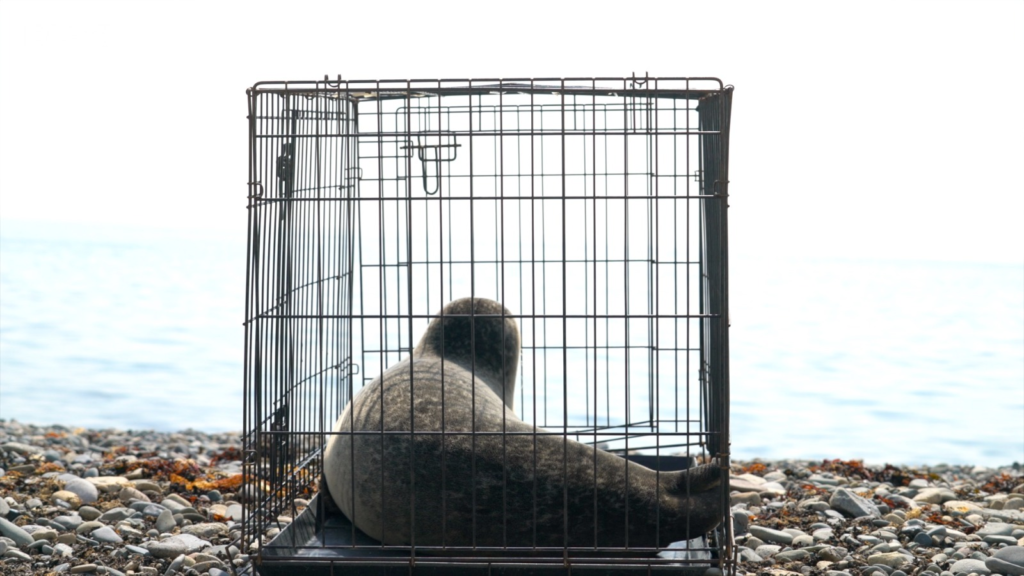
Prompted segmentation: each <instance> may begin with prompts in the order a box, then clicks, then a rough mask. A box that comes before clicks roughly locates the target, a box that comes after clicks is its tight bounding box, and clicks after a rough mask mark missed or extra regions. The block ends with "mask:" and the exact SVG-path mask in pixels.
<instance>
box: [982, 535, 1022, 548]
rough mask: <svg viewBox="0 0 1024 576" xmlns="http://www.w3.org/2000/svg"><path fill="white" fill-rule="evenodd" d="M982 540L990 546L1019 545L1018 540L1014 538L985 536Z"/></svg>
mask: <svg viewBox="0 0 1024 576" xmlns="http://www.w3.org/2000/svg"><path fill="white" fill-rule="evenodd" d="M982 540H983V541H984V542H988V543H989V544H1007V545H1010V546H1015V545H1016V544H1017V539H1016V538H1014V537H1013V536H985V537H984V538H982Z"/></svg>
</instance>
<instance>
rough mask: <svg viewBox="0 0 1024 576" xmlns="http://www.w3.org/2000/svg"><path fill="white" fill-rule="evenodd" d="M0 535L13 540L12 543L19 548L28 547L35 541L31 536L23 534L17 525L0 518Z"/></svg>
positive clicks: (26, 533)
mask: <svg viewBox="0 0 1024 576" xmlns="http://www.w3.org/2000/svg"><path fill="white" fill-rule="evenodd" d="M0 534H2V535H4V536H7V537H8V538H10V539H11V540H14V543H15V544H16V545H17V546H19V547H21V546H28V545H29V544H31V543H32V542H34V541H35V539H34V538H32V535H30V534H29V533H28V532H25V531H24V530H23V529H22V528H21V527H20V526H18V525H17V524H14V523H13V522H9V521H8V520H7V519H6V518H0Z"/></svg>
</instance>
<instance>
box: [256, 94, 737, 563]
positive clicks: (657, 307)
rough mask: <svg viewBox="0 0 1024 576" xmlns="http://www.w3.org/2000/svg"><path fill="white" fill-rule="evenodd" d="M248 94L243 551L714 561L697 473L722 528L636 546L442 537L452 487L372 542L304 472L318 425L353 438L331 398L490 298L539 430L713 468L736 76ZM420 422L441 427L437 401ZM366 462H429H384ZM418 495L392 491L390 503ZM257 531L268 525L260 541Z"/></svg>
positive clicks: (726, 556) (316, 478)
mask: <svg viewBox="0 0 1024 576" xmlns="http://www.w3.org/2000/svg"><path fill="white" fill-rule="evenodd" d="M247 95H248V101H249V114H248V120H249V183H248V187H249V188H248V189H249V195H248V198H249V203H248V249H247V277H246V304H245V309H246V312H245V314H246V322H245V406H244V428H245V436H244V444H245V450H246V455H247V457H246V461H245V464H244V474H245V484H246V488H245V490H246V493H245V495H246V496H247V497H248V498H249V499H250V504H249V505H248V507H247V510H246V515H245V518H244V521H243V540H244V541H245V543H246V544H247V545H252V547H251V549H252V550H255V551H254V557H253V558H254V566H256V568H257V570H259V571H260V572H262V573H265V574H272V573H288V574H291V573H324V574H328V573H330V574H344V573H352V574H366V573H403V574H405V573H412V572H417V573H439V574H440V573H444V574H448V573H457V572H459V571H463V572H467V571H468V572H472V571H473V570H477V571H483V572H481V573H484V572H486V573H490V572H488V571H496V572H500V573H508V574H512V573H531V574H532V573H536V574H549V573H551V574H554V573H570V572H572V571H577V572H580V573H590V572H592V573H619V572H622V571H627V570H631V569H632V570H639V571H643V572H652V571H661V570H665V571H676V572H679V571H684V572H685V571H693V572H696V573H701V572H703V571H704V570H705V569H706V568H707V567H708V566H712V565H713V566H717V567H719V568H721V569H723V570H725V571H727V572H728V571H731V570H732V566H733V564H732V554H733V547H732V544H731V516H730V514H729V505H728V504H729V503H728V489H727V484H728V482H727V480H724V481H722V482H720V484H719V488H718V489H716V492H715V505H714V511H713V514H714V515H715V516H716V518H717V521H716V522H715V523H716V524H718V528H715V529H714V530H713V531H712V532H711V533H710V534H708V535H706V536H705V535H702V534H690V535H689V537H688V538H687V539H686V541H684V542H675V543H672V542H667V541H665V542H663V541H660V540H659V541H657V542H655V544H654V545H650V544H648V545H637V544H635V543H634V544H633V545H631V544H630V542H629V538H628V536H627V537H626V538H625V539H624V540H623V541H621V542H617V541H616V542H611V543H609V542H602V543H598V542H596V541H593V542H588V543H586V544H585V545H578V542H570V541H569V538H568V536H566V537H565V538H562V539H561V540H560V538H561V536H562V533H561V532H558V533H557V534H555V535H554V536H553V537H551V538H541V540H543V541H544V542H545V543H543V544H540V543H538V542H539V541H538V540H537V539H536V538H535V539H533V540H529V539H527V541H526V542H522V541H516V542H511V541H509V540H508V538H506V539H504V540H501V539H499V540H500V541H498V542H496V543H495V542H490V543H487V542H485V543H480V542H476V541H475V539H474V541H471V542H460V541H444V536H443V533H444V528H443V526H444V524H445V522H446V517H445V516H446V514H448V512H446V508H445V507H444V506H445V502H441V504H440V506H441V508H440V510H441V511H442V512H441V514H440V516H442V517H439V518H429V517H428V518H424V517H422V515H421V516H417V517H416V522H418V523H420V524H424V523H427V524H429V523H431V522H433V523H436V526H434V527H430V528H429V529H434V530H437V531H439V532H441V533H442V536H441V539H442V542H441V543H440V545H426V544H422V545H420V544H417V543H416V542H415V541H414V542H402V543H394V542H384V541H381V540H377V539H374V538H372V537H371V536H369V535H368V534H366V533H364V532H363V531H362V530H359V529H357V528H356V526H355V524H358V523H359V522H358V519H355V520H353V519H350V518H348V517H347V516H346V515H345V514H344V513H343V512H341V511H339V510H338V509H337V508H336V507H334V506H332V502H330V498H325V497H324V496H325V495H324V494H323V493H321V494H320V495H319V496H317V497H316V498H313V499H312V502H311V503H309V504H308V506H305V503H304V500H306V501H308V500H309V499H310V498H311V497H312V496H313V495H314V494H315V493H316V492H317V489H318V486H319V485H320V478H321V475H322V473H323V472H324V454H325V449H326V447H327V446H328V444H329V442H330V441H331V439H332V437H337V438H339V439H341V438H355V437H356V435H357V434H358V433H359V432H358V431H356V430H354V429H345V428H344V427H343V426H342V427H340V428H336V426H335V422H336V421H338V419H339V417H340V416H341V415H342V413H343V411H344V410H345V409H346V407H347V406H350V404H351V403H352V402H353V400H354V399H356V398H358V397H359V396H358V394H359V393H360V391H361V390H362V389H363V388H365V387H369V386H372V385H373V383H374V381H375V379H378V377H379V376H380V375H381V374H382V373H384V372H385V371H386V370H388V369H389V368H390V367H394V366H396V365H399V364H400V363H402V362H403V361H406V360H409V359H410V358H411V356H413V355H414V354H415V353H416V350H417V348H416V347H417V343H418V342H419V341H420V338H421V337H422V336H423V335H424V333H425V332H426V331H427V329H428V326H429V325H431V322H432V321H433V320H435V319H436V318H437V317H438V315H439V313H441V311H442V309H444V307H445V306H446V305H447V304H448V303H450V302H453V301H456V300H458V299H460V298H465V297H470V298H486V299H489V300H493V301H495V302H497V303H500V304H501V305H503V307H504V310H503V311H502V312H501V313H500V316H501V317H502V320H505V319H506V318H511V319H512V320H513V321H514V322H515V325H516V326H517V327H518V332H519V336H520V349H519V352H518V367H519V368H518V372H516V371H515V370H514V369H513V374H515V388H514V389H515V392H514V405H515V409H514V413H515V416H514V417H516V418H518V419H520V420H521V421H522V422H523V423H524V425H526V426H530V427H533V430H534V432H533V435H534V437H535V438H536V437H537V436H538V435H554V436H555V437H557V438H559V439H568V440H566V441H565V443H566V445H568V441H569V440H571V441H574V442H579V443H582V444H584V445H587V446H592V447H596V448H598V449H599V450H601V451H604V452H609V453H612V454H616V455H618V456H621V457H623V458H624V459H629V460H631V461H633V462H636V463H639V464H641V465H643V466H644V467H645V468H650V469H652V470H655V471H656V473H655V474H656V475H661V474H669V473H670V472H669V471H670V470H680V469H684V468H687V467H689V466H691V465H693V464H694V463H695V462H705V461H710V460H711V459H712V458H714V459H715V460H714V461H715V462H717V465H719V466H721V468H722V470H726V469H727V467H728V463H729V338H728V274H727V271H728V252H727V223H726V209H727V198H728V149H729V119H730V109H731V99H732V88H731V86H723V84H722V83H721V81H719V80H718V79H714V78H653V77H646V76H645V77H636V76H634V77H627V78H575V79H514V80H508V79H503V80H498V79H484V80H429V81H426V80H400V81H399V80H395V81H379V80H373V81H352V80H342V79H341V78H340V77H338V78H337V79H336V80H329V79H327V78H326V77H325V79H324V80H322V81H303V82H260V83H257V84H256V85H254V86H253V87H252V88H250V89H249V90H248V91H247ZM473 314H474V313H473V312H472V311H471V312H470V314H469V315H470V316H471V317H472V316H473ZM478 321H480V320H479V319H478ZM414 380H415V379H414ZM414 383H415V382H414ZM442 385H444V383H442ZM426 393H427V392H422V393H421V394H426ZM411 394H412V395H413V396H415V394H416V392H415V391H413V392H411ZM382 401H383V400H382ZM511 404H512V401H508V402H506V405H509V406H510V407H511ZM409 410H411V411H412V413H411V415H412V416H413V417H415V416H416V414H415V410H416V409H415V408H414V407H410V408H409ZM510 418H511V416H510ZM502 431H504V429H502ZM461 432H462V433H465V431H464V430H463V431H461ZM470 432H473V430H471V431H470ZM431 433H435V434H441V435H442V437H443V436H444V435H445V434H458V433H460V431H458V430H446V429H445V425H444V423H443V422H442V424H441V426H440V427H439V429H437V430H431ZM377 434H378V436H380V437H381V438H383V436H382V434H383V433H382V432H380V431H378V432H377ZM402 434H405V435H406V436H409V437H410V438H412V437H415V436H417V435H420V434H426V432H424V431H422V430H421V429H420V428H415V429H412V428H410V429H409V430H408V431H406V432H402ZM424 438H425V437H424ZM481 438H482V437H481ZM381 442H383V440H381ZM481 442H483V440H481ZM474 446H475V444H474ZM443 449H444V448H442V450H443ZM591 450H592V451H593V449H592V448H591ZM378 457H379V454H378ZM563 457H566V458H567V457H568V456H563ZM369 460H372V458H370V457H367V458H360V457H359V456H356V457H354V458H353V459H352V465H353V466H355V467H358V466H364V465H369V464H367V462H368V461H369ZM564 465H565V463H564V462H563V466H564ZM382 466H383V467H384V468H388V469H391V468H393V469H394V470H395V471H396V474H398V475H401V474H406V475H409V474H412V476H411V477H412V479H413V480H415V478H414V476H415V475H416V474H417V473H423V470H420V471H419V472H416V471H410V468H411V467H413V466H419V467H420V468H421V469H422V468H423V464H422V463H420V464H413V463H411V462H404V461H402V460H401V459H400V458H392V459H387V461H385V462H384V463H383V464H382ZM510 466H511V464H510ZM428 467H429V463H428ZM472 470H473V472H471V474H470V475H472V474H476V473H477V472H476V468H473V469H472ZM428 472H431V471H428ZM517 472H520V471H517V470H511V471H508V470H506V471H505V476H503V478H505V479H506V480H507V479H508V478H509V477H510V476H509V474H510V473H512V474H514V473H517ZM389 473H390V472H389ZM726 473H727V472H726ZM380 474H381V476H382V478H383V475H384V471H381V472H380ZM441 474H442V475H443V474H444V469H443V468H442V471H441ZM627 474H628V472H627ZM454 480H455V478H453V477H452V476H451V474H450V473H449V476H448V477H447V479H445V478H442V479H441V480H440V482H441V483H442V484H443V483H444V482H449V483H451V482H454ZM470 480H473V479H472V478H471V479H470ZM594 480H595V481H596V472H595V479H594ZM587 481H588V480H587V479H585V478H584V479H583V480H581V482H587ZM474 486H475V485H474ZM504 489H506V487H503V486H502V485H501V483H500V482H499V483H498V485H488V486H482V487H480V488H476V487H474V488H473V489H472V492H473V494H472V498H473V502H474V503H475V504H476V505H477V507H476V508H471V509H472V510H474V511H473V512H472V514H476V513H477V512H476V511H478V510H480V509H481V507H482V506H484V504H481V503H480V502H483V501H484V500H486V498H487V495H486V494H485V492H487V491H491V492H494V493H501V492H502V490H504ZM626 490H627V491H628V487H627V488H626ZM566 492H567V494H566V495H565V499H564V501H556V503H555V504H554V505H551V503H548V504H547V505H549V506H550V507H552V508H556V510H553V511H544V510H542V511H539V512H538V510H537V508H538V507H539V506H540V505H541V504H539V503H538V501H537V500H534V501H533V502H532V507H533V508H534V510H533V514H534V517H536V515H537V514H538V513H547V512H552V513H553V514H556V515H558V514H559V510H557V509H561V508H563V504H560V503H559V502H563V503H564V508H565V509H563V510H561V515H560V516H558V518H560V520H558V522H559V523H560V524H559V526H561V525H563V524H564V525H568V523H569V521H570V520H571V518H570V516H572V513H573V511H571V510H569V509H568V508H569V506H570V503H569V502H570V499H571V495H569V494H568V489H567V490H566ZM380 493H381V494H382V495H381V496H380V498H381V499H387V498H388V497H389V495H388V494H386V493H385V492H384V491H382V492H380ZM445 494H447V496H442V499H444V498H445V497H447V498H448V500H449V501H450V500H452V499H453V498H454V497H453V496H452V495H451V493H450V491H449V492H445ZM468 497H469V496H468V495H467V498H468ZM478 499H479V500H480V502H478V501H477V500H478ZM422 500H423V499H422V498H421V499H420V500H414V501H411V502H410V501H407V500H401V499H399V498H396V499H395V503H393V504H392V510H394V507H395V506H411V507H415V506H417V505H419V506H421V507H423V506H427V505H428V504H430V503H428V502H423V501H422ZM448 506H449V507H451V506H454V504H452V503H451V502H448ZM626 506H627V512H626V514H627V515H628V514H629V511H628V510H629V509H628V506H629V504H627V505H626ZM527 507H529V506H527ZM593 508H594V514H595V517H596V515H597V514H598V513H600V510H597V508H598V505H597V503H596V500H595V504H594V506H593ZM436 509H437V506H435V508H432V510H436ZM413 512H414V511H411V512H410V514H411V513H413ZM508 513H509V511H508V510H507V506H506V510H505V511H504V512H503V514H508ZM284 516H287V517H289V518H290V519H291V520H290V523H289V520H287V519H283V518H282V517H284ZM399 517H403V516H402V514H399V513H397V511H396V512H395V513H394V515H393V518H395V519H397V518H399ZM390 518H392V517H391V516H387V515H385V517H383V520H382V521H383V523H384V524H387V523H388V522H389V521H390V520H389V519H390ZM499 518H506V516H499ZM395 521H396V522H397V521H398V520H395ZM447 521H448V522H449V523H450V522H452V521H453V520H447ZM590 521H591V522H596V520H594V519H591V520H590ZM627 522H628V520H627ZM659 522H662V521H661V520H659ZM667 522H669V519H667V518H666V519H664V520H663V523H667ZM508 524H509V523H508V522H505V523H504V525H505V527H504V530H505V532H502V533H503V534H506V535H507V534H508V533H509V532H508V530H509V528H508V526H507V525H508ZM273 528H283V530H282V531H281V533H280V534H279V535H278V536H277V537H276V538H273V539H272V540H271V539H270V538H268V536H267V534H268V530H271V529H273ZM422 528H423V526H421V529H422ZM479 529H482V527H476V526H474V530H479ZM541 529H544V528H543V526H542V527H541ZM385 530H387V528H386V527H385ZM533 533H534V534H535V535H536V533H537V528H536V527H535V528H534V530H533ZM627 533H628V530H627ZM474 534H475V532H474ZM565 534H568V530H567V531H566V532H565ZM552 538H553V541H554V542H555V544H554V545H552V544H551V541H552ZM421 540H422V539H421ZM373 570H379V571H380V572H373ZM517 570H518V571H519V572H516V571H517Z"/></svg>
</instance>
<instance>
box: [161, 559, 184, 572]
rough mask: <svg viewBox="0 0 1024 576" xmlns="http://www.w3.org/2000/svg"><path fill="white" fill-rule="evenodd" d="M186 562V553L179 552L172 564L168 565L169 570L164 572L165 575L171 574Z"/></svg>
mask: <svg viewBox="0 0 1024 576" xmlns="http://www.w3.org/2000/svg"><path fill="white" fill-rule="evenodd" d="M184 563H185V555H184V554H179V555H178V556H176V557H175V558H174V560H173V561H171V563H170V565H168V566H167V571H166V572H164V576H171V575H172V574H174V573H175V572H177V571H178V569H179V568H181V565H182V564H184Z"/></svg>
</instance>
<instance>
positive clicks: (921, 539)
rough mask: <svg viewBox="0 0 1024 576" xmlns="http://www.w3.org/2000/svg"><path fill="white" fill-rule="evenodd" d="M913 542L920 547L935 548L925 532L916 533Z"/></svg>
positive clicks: (933, 542)
mask: <svg viewBox="0 0 1024 576" xmlns="http://www.w3.org/2000/svg"><path fill="white" fill-rule="evenodd" d="M913 541H914V542H917V544H918V545H920V546H935V541H934V540H933V539H932V537H931V536H929V535H928V534H927V533H925V532H918V533H917V534H916V535H915V536H914V540H913Z"/></svg>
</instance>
